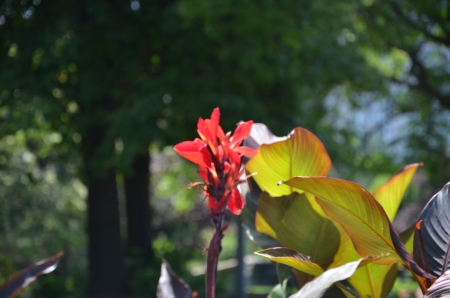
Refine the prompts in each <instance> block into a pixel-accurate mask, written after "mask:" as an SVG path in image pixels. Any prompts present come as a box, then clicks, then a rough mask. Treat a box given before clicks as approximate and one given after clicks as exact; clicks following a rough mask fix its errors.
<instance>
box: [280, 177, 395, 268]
mask: <svg viewBox="0 0 450 298" xmlns="http://www.w3.org/2000/svg"><path fill="white" fill-rule="evenodd" d="M284 183H285V184H287V185H290V186H292V187H295V188H298V189H301V190H303V191H306V192H309V193H312V194H314V195H315V196H317V197H318V198H319V200H318V203H319V204H320V206H322V208H323V210H324V211H325V213H326V214H327V215H328V216H330V217H331V218H333V219H334V220H335V221H337V222H338V223H340V224H341V225H342V227H343V228H344V230H345V231H346V232H347V234H348V235H349V236H350V238H351V239H352V241H353V243H354V245H355V248H356V251H357V252H358V253H359V254H360V255H362V256H366V255H385V256H386V257H385V258H382V259H381V261H382V262H385V263H387V264H389V263H395V262H397V261H399V260H401V259H400V258H399V257H398V255H397V253H396V251H395V248H394V244H393V243H392V240H391V235H390V229H389V221H388V219H387V216H386V213H385V212H384V210H383V208H382V207H381V206H380V204H379V203H378V202H377V201H375V199H374V198H373V196H372V195H371V194H370V193H369V192H368V191H366V190H365V189H364V188H363V187H362V186H360V185H359V184H356V183H353V182H350V181H346V180H340V179H335V178H327V177H293V178H291V179H289V180H287V181H285V182H284Z"/></svg>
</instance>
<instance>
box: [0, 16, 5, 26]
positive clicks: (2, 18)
mask: <svg viewBox="0 0 450 298" xmlns="http://www.w3.org/2000/svg"><path fill="white" fill-rule="evenodd" d="M5 21H6V18H5V16H1V17H0V26H1V25H3V24H4V23H5Z"/></svg>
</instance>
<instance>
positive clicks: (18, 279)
mask: <svg viewBox="0 0 450 298" xmlns="http://www.w3.org/2000/svg"><path fill="white" fill-rule="evenodd" d="M62 256H63V253H62V252H60V253H58V254H56V255H54V256H52V257H50V258H48V259H44V260H42V261H39V262H37V263H35V264H34V265H31V266H29V267H27V268H25V269H23V270H21V271H19V272H17V273H14V274H13V275H11V276H10V277H8V278H7V279H6V280H5V282H3V284H2V285H1V286H0V297H1V298H9V297H15V296H16V295H17V294H18V293H19V292H20V291H22V289H23V288H25V287H26V286H28V285H29V284H30V283H32V282H33V281H35V280H36V278H38V277H39V276H40V275H42V274H48V273H50V272H52V271H53V270H55V269H56V267H57V266H58V263H59V261H60V260H61V257H62Z"/></svg>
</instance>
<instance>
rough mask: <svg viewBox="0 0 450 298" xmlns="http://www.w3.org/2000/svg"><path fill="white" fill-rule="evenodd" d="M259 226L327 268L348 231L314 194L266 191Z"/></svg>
mask: <svg viewBox="0 0 450 298" xmlns="http://www.w3.org/2000/svg"><path fill="white" fill-rule="evenodd" d="M256 229H257V230H258V231H260V232H263V233H266V234H268V235H269V236H271V237H273V238H275V239H277V240H278V241H279V242H280V243H281V244H282V245H283V246H286V247H290V248H292V249H294V250H296V251H298V252H300V253H302V254H305V255H307V256H309V257H310V260H311V261H312V262H314V263H317V264H319V265H320V266H322V267H323V268H327V267H328V266H329V265H330V264H331V263H332V262H333V259H334V256H335V255H336V253H337V252H338V249H339V246H340V243H341V237H342V235H343V234H344V232H343V231H342V230H340V229H339V228H338V227H337V225H336V224H335V223H333V221H331V220H330V219H329V218H327V217H326V216H325V214H324V213H323V211H322V209H321V208H320V206H319V205H318V204H317V202H316V201H315V199H314V196H312V195H310V194H306V193H303V194H299V193H293V194H291V195H289V196H283V197H280V198H272V197H270V196H269V195H268V194H267V193H263V194H262V195H261V196H260V198H259V206H258V212H257V213H256Z"/></svg>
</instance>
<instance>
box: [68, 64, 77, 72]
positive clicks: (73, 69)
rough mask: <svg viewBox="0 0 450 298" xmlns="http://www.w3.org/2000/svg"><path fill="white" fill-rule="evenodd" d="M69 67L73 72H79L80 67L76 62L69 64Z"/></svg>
mask: <svg viewBox="0 0 450 298" xmlns="http://www.w3.org/2000/svg"><path fill="white" fill-rule="evenodd" d="M67 69H68V70H69V71H70V72H71V73H75V72H77V69H78V67H77V65H76V64H75V63H70V64H69V65H68V66H67Z"/></svg>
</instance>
